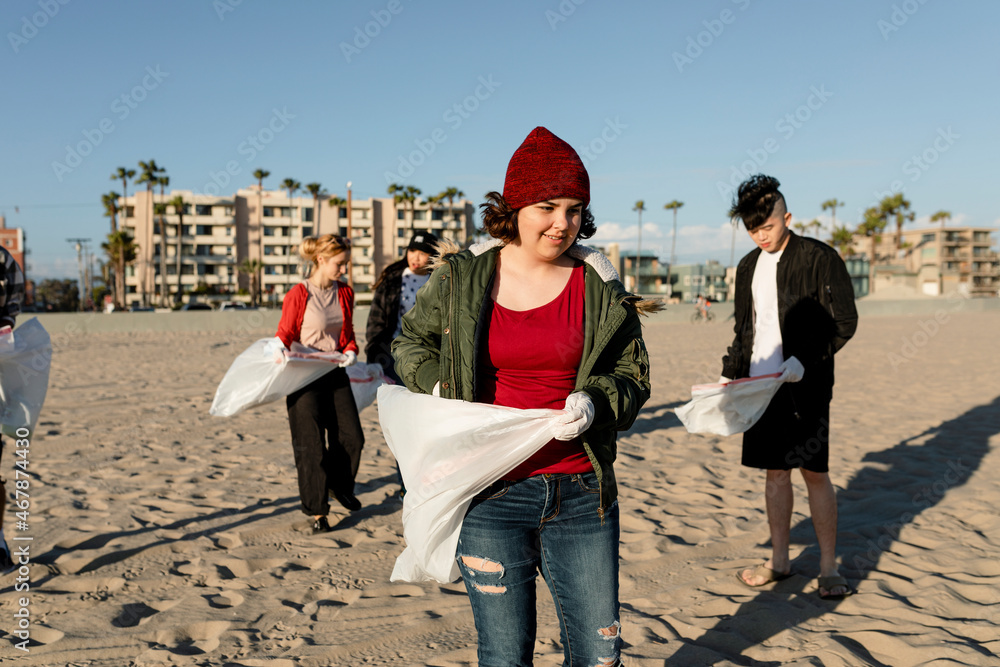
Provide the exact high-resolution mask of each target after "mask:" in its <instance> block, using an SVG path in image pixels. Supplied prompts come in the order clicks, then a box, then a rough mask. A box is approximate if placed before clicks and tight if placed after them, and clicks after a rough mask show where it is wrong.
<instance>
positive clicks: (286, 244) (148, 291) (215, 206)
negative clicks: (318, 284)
mask: <svg viewBox="0 0 1000 667" xmlns="http://www.w3.org/2000/svg"><path fill="white" fill-rule="evenodd" d="M177 196H180V197H182V198H183V200H184V207H183V210H182V211H177V210H176V209H175V207H174V206H173V205H169V206H167V207H166V213H165V214H156V213H154V208H153V204H154V203H157V204H158V203H161V202H169V201H171V200H172V199H174V198H175V197H177ZM332 196H333V195H324V196H323V197H320V199H319V201H318V202H317V201H315V200H314V199H313V198H312V197H311V196H304V197H296V196H293V197H291V198H290V197H289V196H288V192H287V191H281V190H263V191H259V190H258V189H257V188H256V187H252V188H248V189H242V190H239V191H237V192H236V193H235V194H233V195H231V196H210V195H202V194H195V193H193V192H191V191H186V190H174V191H171V192H170V193H167V194H165V195H163V196H161V195H159V194H156V193H154V194H153V196H152V197H150V195H149V193H147V192H143V191H140V192H137V193H136V194H134V195H131V196H129V197H128V198H127V200H126V201H125V206H124V208H125V217H124V218H123V225H124V227H125V229H127V230H128V231H129V232H130V234H131V235H132V236H133V238H134V239H135V243H136V245H137V246H138V252H137V256H136V261H135V262H134V263H133V265H132V266H130V267H129V268H128V270H127V275H126V289H127V292H128V296H127V302H128V303H129V305H131V304H133V303H138V304H143V305H146V304H149V305H156V304H159V303H160V302H161V300H160V296H159V295H160V293H161V290H162V284H163V277H164V276H165V278H166V283H167V285H166V292H165V294H166V295H167V302H168V303H169V302H173V300H174V297H175V295H176V294H177V293H178V290H179V291H180V293H181V295H182V300H185V301H186V300H188V299H189V296H186V295H191V294H192V293H195V294H204V295H205V296H206V299H207V300H211V299H212V298H213V297H214V298H218V299H224V298H226V297H227V296H232V295H235V294H237V293H238V292H239V291H240V290H247V289H249V286H250V278H249V276H248V275H246V274H245V273H242V272H241V271H240V270H239V267H240V265H242V264H243V263H244V262H245V261H246V260H251V261H254V260H257V261H260V263H261V266H262V270H261V286H262V290H261V294H262V299H263V301H264V303H269V304H271V305H279V304H280V303H281V299H282V298H283V297H284V295H285V293H286V292H287V291H288V290H289V289H291V288H292V287H294V286H295V285H296V284H297V283H299V282H301V281H302V280H303V279H304V278H305V276H306V271H307V270H308V266H307V265H306V263H305V262H304V261H303V260H302V259H301V257H300V256H299V254H298V248H299V244H300V243H301V242H302V239H303V238H304V237H306V236H310V235H319V234H338V235H341V236H347V235H348V228H349V227H350V236H351V240H352V243H351V278H352V279H353V281H354V288H355V291H356V292H358V294H359V298H360V299H362V300H364V297H365V293H366V292H370V291H371V286H372V284H373V283H374V282H375V281H376V280H377V279H378V276H379V274H380V273H381V272H382V269H384V268H385V267H386V266H388V265H389V264H390V263H392V262H393V261H395V260H396V259H398V258H399V257H401V256H402V254H403V253H404V252H405V248H406V246H407V244H408V243H409V237H410V235H411V230H413V229H416V230H430V231H432V232H433V233H434V234H437V235H438V236H440V237H442V238H447V239H450V240H452V241H454V242H456V243H458V244H459V245H461V246H464V245H466V244H467V243H468V241H469V240H470V239H471V237H472V235H473V233H474V232H475V217H474V216H475V205H474V204H473V203H472V202H470V201H468V200H465V199H463V200H460V201H456V202H454V205H452V206H449V205H448V204H443V205H434V206H433V207H432V206H430V205H428V203H427V202H426V201H421V200H418V201H416V202H415V203H414V206H413V209H412V210H410V209H409V208H404V206H403V204H397V203H396V202H395V201H394V199H393V198H391V197H385V198H378V197H373V198H368V199H353V198H352V200H351V206H350V211H348V207H347V204H346V203H344V204H342V205H339V206H330V205H329V201H330V198H331V197H332ZM161 224H162V225H163V230H162V231H163V233H162V234H161V229H160V227H161ZM179 227H180V235H179V236H178V229H179ZM178 240H179V241H180V243H178ZM178 249H179V250H178ZM161 259H162V260H163V261H161Z"/></svg>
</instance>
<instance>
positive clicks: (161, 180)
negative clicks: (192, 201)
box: [154, 176, 170, 308]
mask: <svg viewBox="0 0 1000 667" xmlns="http://www.w3.org/2000/svg"><path fill="white" fill-rule="evenodd" d="M156 184H157V185H159V186H160V202H159V203H158V204H157V205H156V206H155V207H154V210H155V211H156V212H157V213H159V214H160V306H161V307H163V308H166V307H167V296H168V292H169V291H170V289H169V288H168V287H167V203H166V199H165V198H166V194H165V191H166V189H167V186H168V185H170V177H169V176H159V177H158V178H157V179H156Z"/></svg>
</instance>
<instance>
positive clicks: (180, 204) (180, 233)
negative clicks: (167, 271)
mask: <svg viewBox="0 0 1000 667" xmlns="http://www.w3.org/2000/svg"><path fill="white" fill-rule="evenodd" d="M167 204H169V205H170V206H173V207H174V213H176V214H177V253H176V254H175V255H174V264H175V266H176V267H177V293H176V294H174V303H179V302H181V301H182V300H183V298H184V288H183V286H182V285H181V252H182V251H183V249H184V207H185V206H187V204H185V203H184V197H182V196H181V195H177V196H176V197H174V198H173V199H171V200H170V201H168V202H167Z"/></svg>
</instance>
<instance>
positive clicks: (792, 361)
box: [676, 357, 805, 435]
mask: <svg viewBox="0 0 1000 667" xmlns="http://www.w3.org/2000/svg"><path fill="white" fill-rule="evenodd" d="M804 374H805V369H804V368H803V367H802V363H801V362H800V361H799V360H798V359H796V358H795V357H789V358H788V359H787V360H786V361H785V363H783V364H782V365H781V369H780V371H779V372H777V373H772V374H770V375H760V376H757V377H752V378H741V379H739V380H734V381H732V382H723V383H721V384H696V385H694V386H693V387H691V401H690V402H688V403H686V404H684V405H682V406H681V407H679V408H677V410H676V413H677V417H678V419H680V420H681V423H682V424H684V428H686V429H687V430H688V432H689V433H714V434H715V435H733V434H735V433H743V432H744V431H746V430H748V429H749V428H750V427H751V426H753V425H754V424H756V423H757V421H758V420H759V419H760V418H761V416H762V415H763V414H764V411H765V410H767V406H768V405H769V404H770V403H771V399H772V398H774V395H775V394H776V393H777V391H778V388H779V387H781V385H782V384H784V383H785V382H798V381H799V380H801V379H802V376H803V375H804Z"/></svg>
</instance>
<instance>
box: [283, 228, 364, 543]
mask: <svg viewBox="0 0 1000 667" xmlns="http://www.w3.org/2000/svg"><path fill="white" fill-rule="evenodd" d="M350 250H351V247H350V244H349V243H348V241H347V240H346V239H343V238H341V237H339V236H334V235H333V234H325V235H323V236H320V237H319V238H317V237H314V236H308V237H306V238H304V239H302V245H301V246H300V247H299V254H300V255H302V257H303V258H304V259H306V260H308V261H310V262H312V272H311V273H310V274H309V277H308V278H307V279H306V280H304V281H303V282H301V283H299V284H298V285H296V286H295V287H293V288H292V289H291V290H289V292H288V294H286V295H285V299H284V301H282V303H281V320H280V321H279V322H278V338H280V339H281V342H282V343H284V345H285V347H286V348H290V347H291V345H292V343H294V342H296V341H298V342H301V343H302V344H303V345H308V346H309V347H312V348H315V349H317V350H321V351H323V352H342V353H343V354H344V356H345V357H346V359H345V360H344V361H343V362H341V363H340V364H339V366H340V367H339V368H335V369H333V370H332V371H330V372H329V373H327V374H326V375H324V376H323V377H321V378H319V379H317V380H314V381H313V382H312V383H310V384H308V385H306V386H305V387H303V388H302V389H299V390H298V391H296V392H294V393H292V394H289V396H288V398H287V399H286V403H287V406H288V425H289V427H290V428H291V431H292V450H293V452H294V454H295V468H296V470H297V471H298V477H299V498H300V499H301V501H302V511H303V512H305V513H306V514H308V515H310V516H312V518H313V526H312V529H313V532H314V533H325V532H327V531H328V530H330V524H329V521H328V520H327V518H326V515H327V514H328V513H329V511H330V502H329V500H328V492H331V491H332V492H333V495H334V497H335V498H336V499H337V501H338V502H339V503H340V504H341V505H343V506H344V507H346V508H347V509H348V510H350V511H352V512H353V511H356V510H359V509H361V502H360V501H359V500H358V499H357V498H356V497H355V495H354V478H355V476H356V475H357V474H358V466H359V465H360V463H361V448H362V447H363V446H364V444H365V436H364V432H363V431H362V430H361V420H360V418H359V417H358V407H357V405H356V404H355V402H354V394H353V393H351V381H350V378H348V377H347V371H345V370H344V368H346V367H347V366H350V365H352V364H354V363H355V362H356V361H357V358H358V344H357V342H356V341H355V340H354V325H353V323H352V319H353V316H354V291H353V290H352V289H351V288H350V287H349V286H348V285H347V284H346V283H342V282H340V280H339V278H340V277H341V276H342V275H343V274H344V272H345V271H346V270H347V267H348V263H349V262H350Z"/></svg>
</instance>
